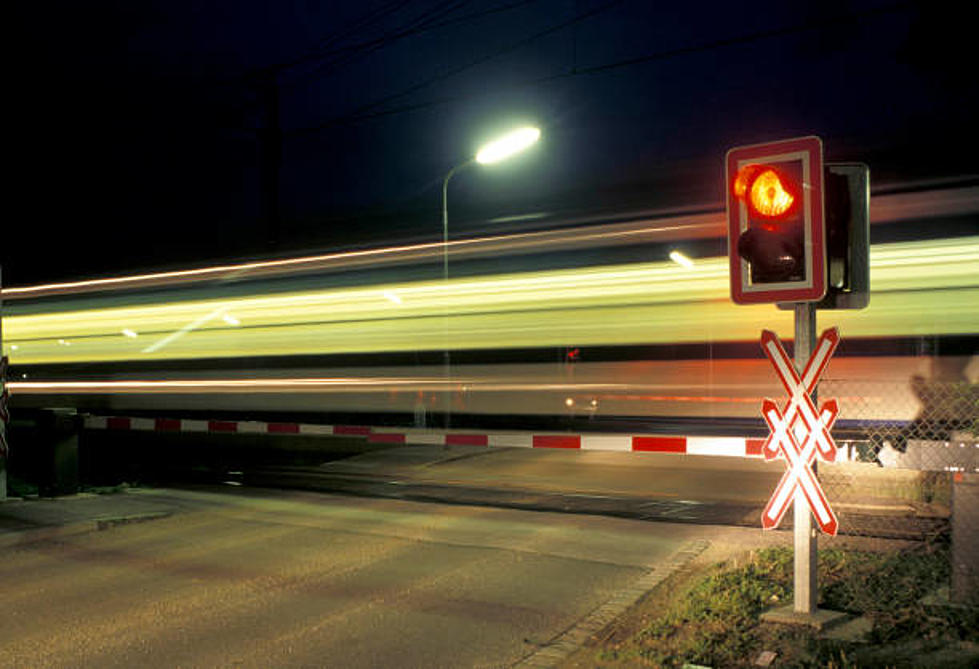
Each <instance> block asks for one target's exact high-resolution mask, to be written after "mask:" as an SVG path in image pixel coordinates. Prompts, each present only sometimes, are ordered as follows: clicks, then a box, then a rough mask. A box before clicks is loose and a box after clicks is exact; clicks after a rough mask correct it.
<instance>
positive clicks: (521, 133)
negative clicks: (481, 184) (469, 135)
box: [476, 127, 540, 165]
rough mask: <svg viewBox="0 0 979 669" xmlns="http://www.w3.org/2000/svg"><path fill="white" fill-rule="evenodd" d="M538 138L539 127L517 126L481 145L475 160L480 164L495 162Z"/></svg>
mask: <svg viewBox="0 0 979 669" xmlns="http://www.w3.org/2000/svg"><path fill="white" fill-rule="evenodd" d="M538 139H540V128H532V127H526V128H518V129H517V130H514V131H513V132H510V133H507V134H506V135H504V136H503V137H500V138H499V139H496V140H493V141H492V142H490V143H488V144H485V145H483V147H482V148H481V149H480V150H479V152H478V153H477V154H476V162H477V163H480V164H482V165H489V164H491V163H497V162H499V161H501V160H505V159H506V158H509V157H510V156H512V155H514V154H515V153H520V152H521V151H523V150H524V149H526V148H527V147H528V146H530V145H531V144H533V143H534V142H536V141H537V140H538Z"/></svg>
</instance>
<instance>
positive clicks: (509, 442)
mask: <svg viewBox="0 0 979 669" xmlns="http://www.w3.org/2000/svg"><path fill="white" fill-rule="evenodd" d="M487 436H488V443H489V445H490V446H515V447H517V448H533V447H534V435H532V434H528V433H520V432H496V433H490V434H489V435H487Z"/></svg>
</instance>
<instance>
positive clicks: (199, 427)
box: [180, 418, 208, 432]
mask: <svg viewBox="0 0 979 669" xmlns="http://www.w3.org/2000/svg"><path fill="white" fill-rule="evenodd" d="M180 430H181V431H182V432H207V431H208V424H207V421H206V420H189V419H187V418H184V419H183V420H181V421H180Z"/></svg>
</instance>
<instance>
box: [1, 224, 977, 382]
mask: <svg viewBox="0 0 979 669" xmlns="http://www.w3.org/2000/svg"><path fill="white" fill-rule="evenodd" d="M871 284H872V289H873V292H872V295H871V301H870V307H869V308H868V309H866V310H862V311H825V312H821V314H820V325H821V327H828V326H830V325H838V326H839V327H840V328H841V331H842V332H843V333H844V335H845V336H848V337H888V336H914V335H919V334H976V333H977V332H979V310H977V309H976V308H975V305H976V304H979V237H970V238H959V239H951V240H936V241H928V242H903V243H898V244H887V245H880V246H875V247H874V248H873V249H872V251H871ZM392 296H395V297H397V298H398V299H399V300H400V301H401V302H400V304H398V306H397V308H392V302H393V300H392V299H391V297H392ZM99 301H101V302H103V303H105V304H106V305H107V306H106V307H105V308H92V307H91V305H92V304H93V303H98V302H99ZM112 303H113V298H112V297H111V296H95V297H92V298H86V300H85V302H84V304H85V305H86V306H85V307H83V308H79V309H78V310H75V311H72V310H70V309H69V310H65V308H64V306H65V303H62V304H61V305H59V309H58V310H57V311H50V312H45V311H44V309H45V307H44V304H43V303H38V304H33V305H24V306H21V307H18V311H20V314H18V315H11V316H8V317H6V318H5V319H4V330H5V339H6V342H7V344H6V346H7V349H8V352H9V354H10V357H11V362H12V363H13V364H44V363H73V362H112V361H122V360H162V359H200V358H215V357H248V356H271V355H320V354H337V353H371V352H403V351H424V350H442V348H443V346H445V344H446V341H448V346H449V347H450V348H452V349H476V348H481V349H499V348H518V347H519V348H523V347H528V348H530V347H548V346H566V345H571V346H586V345H587V346H596V345H628V344H647V343H670V342H695V341H712V342H722V341H748V340H754V339H756V338H757V336H758V333H759V331H760V330H761V329H762V328H763V327H769V328H772V327H774V328H776V329H777V328H778V327H784V328H786V329H788V327H787V326H788V325H789V324H790V322H791V314H789V313H788V312H780V311H777V310H775V309H774V308H773V307H772V306H771V305H758V306H753V307H745V306H735V305H733V304H731V302H730V300H729V298H728V266H727V259H726V258H706V259H701V260H699V261H698V263H697V271H696V272H690V271H689V270H686V269H684V268H681V267H678V266H677V265H676V264H674V263H673V262H671V261H663V262H650V263H634V264H628V265H614V266H602V267H588V268H580V269H562V270H548V271H540V272H525V273H508V274H499V275H493V276H480V277H468V278H462V279H455V280H452V281H449V282H448V283H445V282H442V281H416V282H405V283H390V284H381V285H372V286H364V287H356V288H337V289H322V290H306V291H297V292H293V293H285V294H265V295H263V294H256V295H251V296H244V297H237V298H222V299H189V300H183V301H181V300H177V299H171V300H170V301H161V302H159V303H156V304H144V305H139V306H111V305H112ZM69 304H70V303H69ZM28 309H30V310H35V311H34V313H29V312H28V313H25V312H26V311H28ZM229 313H234V317H233V320H235V321H238V322H239V323H244V324H246V325H244V326H243V325H233V324H231V322H230V321H228V320H226V319H225V318H224V316H226V315H227V314H229ZM446 313H448V314H450V316H449V317H448V318H447V319H446V318H445V314H446ZM126 330H129V331H131V332H133V333H137V332H138V333H139V337H138V338H137V337H130V336H125V337H120V336H119V333H120V332H123V333H125V331H126ZM446 332H448V337H446ZM60 342H65V343H60ZM67 343H70V346H69V345H66V344H67Z"/></svg>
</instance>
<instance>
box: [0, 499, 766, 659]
mask: <svg viewBox="0 0 979 669" xmlns="http://www.w3.org/2000/svg"><path fill="white" fill-rule="evenodd" d="M139 496H142V497H146V496H150V497H152V498H153V502H154V504H156V505H157V506H159V505H164V506H166V505H167V504H169V505H170V506H171V507H172V508H173V509H174V510H175V512H174V513H173V515H170V516H168V517H160V518H158V519H156V520H153V521H152V522H143V523H139V524H126V525H116V526H113V527H111V528H109V529H107V530H106V531H102V532H94V531H93V532H87V533H80V534H79V533H76V534H71V535H65V536H60V537H55V538H52V539H49V540H42V541H34V542H31V543H25V544H20V545H14V546H7V547H4V548H0V601H2V602H3V607H4V624H3V625H2V626H0V657H2V658H3V659H2V664H3V666H5V667H39V666H44V667H133V666H141V667H173V666H238V667H272V666H275V667H291V666H318V667H320V666H335V667H394V666H397V667H450V666H451V667H463V666H466V667H472V666H512V665H514V664H516V663H518V662H519V661H521V660H522V659H525V658H528V657H530V656H532V655H533V654H534V653H536V652H538V651H539V649H540V648H541V647H543V646H547V645H548V644H549V643H551V642H552V641H554V640H556V639H558V638H560V637H561V635H562V634H564V633H565V632H566V631H567V630H568V629H569V628H572V627H573V626H574V625H575V623H577V622H579V621H581V620H582V619H583V618H584V617H586V616H587V615H588V614H589V613H591V612H593V611H595V610H596V609H597V608H598V607H600V606H602V605H603V604H607V603H608V602H610V601H612V600H614V601H619V600H621V598H622V593H633V594H632V595H631V596H633V597H634V596H635V593H636V589H635V588H636V584H637V583H644V582H646V581H641V580H640V579H642V578H643V577H644V575H645V576H647V580H648V574H649V571H650V569H652V568H654V567H656V566H657V565H662V563H663V562H664V561H665V560H668V559H670V558H671V556H675V555H676V553H677V551H679V550H681V549H682V548H683V547H684V546H689V545H690V542H691V541H695V540H699V539H703V538H706V537H708V535H709V536H710V538H711V539H712V541H714V542H724V541H730V542H733V543H734V544H736V545H741V546H744V545H748V544H752V542H754V543H755V544H757V542H758V540H759V538H760V537H761V533H760V531H757V530H743V529H737V528H728V529H723V528H709V527H703V526H693V525H674V524H657V523H649V522H639V521H631V520H624V519H615V518H601V517H595V516H579V515H567V514H550V513H539V512H537V513H535V512H526V511H514V510H504V509H492V508H486V507H463V506H446V505H438V504H419V503H413V502H404V501H392V500H379V499H365V498H347V497H340V496H334V495H317V494H309V493H274V492H268V491H266V492H261V491H244V492H242V491H237V492H236V491H230V492H223V491H222V492H213V491H205V490H200V491H167V490H157V491H145V492H142V493H129V494H128V495H122V496H118V497H119V499H121V500H124V499H126V498H130V497H139ZM74 502H75V503H77V502H84V500H74ZM14 503H15V504H44V502H14ZM71 503H72V501H71V500H67V501H66V500H62V501H55V502H53V504H61V505H67V504H71ZM2 509H3V507H2V506H0V512H2ZM778 536H780V535H778V534H776V535H772V534H766V535H765V537H766V538H768V537H776V538H777V537H778ZM603 610H605V611H611V610H612V609H608V608H606V609H603Z"/></svg>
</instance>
